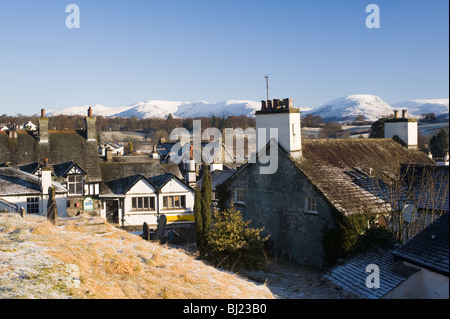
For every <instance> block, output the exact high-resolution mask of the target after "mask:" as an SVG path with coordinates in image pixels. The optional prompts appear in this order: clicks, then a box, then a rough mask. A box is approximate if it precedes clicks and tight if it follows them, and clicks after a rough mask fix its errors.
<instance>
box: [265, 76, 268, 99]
mask: <svg viewBox="0 0 450 319" xmlns="http://www.w3.org/2000/svg"><path fill="white" fill-rule="evenodd" d="M264 78H265V79H266V92H267V100H266V101H269V76H268V75H265V76H264Z"/></svg>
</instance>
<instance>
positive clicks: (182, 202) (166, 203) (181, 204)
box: [163, 195, 186, 210]
mask: <svg viewBox="0 0 450 319" xmlns="http://www.w3.org/2000/svg"><path fill="white" fill-rule="evenodd" d="M175 197H178V205H175V203H176V202H177V201H176V199H175ZM170 204H171V205H170ZM185 208H186V195H168V196H163V209H164V210H173V209H185Z"/></svg>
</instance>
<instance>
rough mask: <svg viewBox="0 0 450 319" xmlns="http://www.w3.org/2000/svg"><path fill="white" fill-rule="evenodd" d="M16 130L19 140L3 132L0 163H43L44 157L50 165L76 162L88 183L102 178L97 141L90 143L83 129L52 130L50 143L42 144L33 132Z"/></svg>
mask: <svg viewBox="0 0 450 319" xmlns="http://www.w3.org/2000/svg"><path fill="white" fill-rule="evenodd" d="M17 133H18V134H17V138H16V139H10V138H9V137H8V135H7V134H5V133H4V132H1V133H0V149H1V150H2V152H0V163H6V162H10V163H11V166H14V167H19V166H27V165H29V164H31V166H33V165H34V163H42V162H43V161H44V159H45V158H48V160H49V164H50V165H54V164H59V163H65V162H69V161H74V162H76V163H77V164H79V165H80V167H82V168H83V170H84V171H86V173H87V176H86V181H87V182H99V181H100V180H101V173H100V167H99V163H100V159H99V154H98V150H97V143H95V142H88V141H87V140H86V138H85V136H84V135H85V133H84V131H51V130H50V131H49V142H48V143H39V140H38V139H37V137H36V136H35V135H34V134H32V133H30V132H24V131H18V132H17ZM27 171H28V170H27Z"/></svg>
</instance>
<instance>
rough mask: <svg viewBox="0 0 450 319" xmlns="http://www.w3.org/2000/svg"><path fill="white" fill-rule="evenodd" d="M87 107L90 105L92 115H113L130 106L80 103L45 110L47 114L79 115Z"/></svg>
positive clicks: (82, 114)
mask: <svg viewBox="0 0 450 319" xmlns="http://www.w3.org/2000/svg"><path fill="white" fill-rule="evenodd" d="M89 107H92V111H93V113H94V115H102V116H106V117H108V116H114V114H117V113H118V112H122V111H125V110H127V109H129V108H130V106H124V107H111V106H103V105H100V104H94V105H82V106H72V107H67V108H64V109H61V110H47V115H50V116H57V115H81V116H86V114H87V110H88V109H89Z"/></svg>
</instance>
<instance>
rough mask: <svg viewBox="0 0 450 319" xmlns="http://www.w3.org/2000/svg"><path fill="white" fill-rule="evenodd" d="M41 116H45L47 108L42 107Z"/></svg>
mask: <svg viewBox="0 0 450 319" xmlns="http://www.w3.org/2000/svg"><path fill="white" fill-rule="evenodd" d="M41 117H45V109H41Z"/></svg>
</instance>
